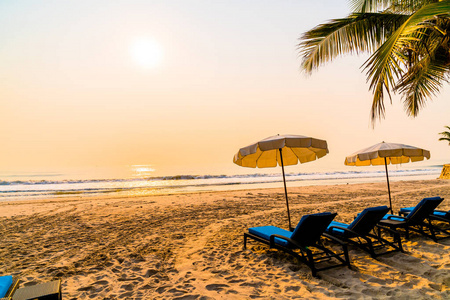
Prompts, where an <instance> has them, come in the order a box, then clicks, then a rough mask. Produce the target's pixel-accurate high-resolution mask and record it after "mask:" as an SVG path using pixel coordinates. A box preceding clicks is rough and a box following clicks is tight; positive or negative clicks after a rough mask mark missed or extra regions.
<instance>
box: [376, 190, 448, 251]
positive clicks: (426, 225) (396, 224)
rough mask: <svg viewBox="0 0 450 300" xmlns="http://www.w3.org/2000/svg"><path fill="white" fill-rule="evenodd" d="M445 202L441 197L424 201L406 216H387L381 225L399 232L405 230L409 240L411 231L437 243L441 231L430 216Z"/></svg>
mask: <svg viewBox="0 0 450 300" xmlns="http://www.w3.org/2000/svg"><path fill="white" fill-rule="evenodd" d="M442 200H444V199H443V198H440V197H432V198H424V199H422V200H421V201H420V202H419V203H418V204H417V205H416V206H415V207H414V208H413V209H412V210H411V212H410V213H409V214H407V215H406V216H404V217H403V216H400V215H391V214H387V215H385V216H384V217H383V219H382V220H381V221H380V222H379V225H381V226H386V227H389V228H391V229H394V230H397V229H399V228H403V229H404V230H405V234H406V238H409V230H411V231H415V232H418V233H420V234H422V235H424V236H427V237H429V238H431V239H433V241H435V242H437V240H438V237H437V236H436V232H440V231H441V230H440V229H439V228H437V227H435V226H433V224H432V223H431V218H430V215H431V214H432V213H433V211H434V210H435V209H436V207H437V206H438V205H439V204H440V203H441V202H442ZM440 238H441V237H440Z"/></svg>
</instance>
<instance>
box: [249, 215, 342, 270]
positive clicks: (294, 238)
mask: <svg viewBox="0 0 450 300" xmlns="http://www.w3.org/2000/svg"><path fill="white" fill-rule="evenodd" d="M335 216H336V213H319V214H310V215H305V216H303V217H302V218H301V220H300V222H299V223H298V224H297V226H296V227H295V229H294V231H293V232H291V231H288V230H285V229H281V228H278V227H275V226H262V227H253V228H249V229H248V232H246V233H244V248H246V246H247V238H251V239H254V240H256V241H259V242H261V243H264V244H267V245H269V246H270V248H275V249H278V250H281V251H284V252H286V253H289V254H291V255H292V256H294V257H296V258H297V259H298V260H299V261H300V262H303V263H304V264H306V265H307V266H308V267H309V268H310V269H311V272H312V275H313V276H317V272H318V271H322V270H326V269H330V268H334V267H338V266H342V265H346V266H348V267H349V268H350V259H349V257H348V250H347V245H346V244H345V243H344V242H342V241H340V240H339V239H337V238H335V237H333V236H330V235H327V234H326V233H324V232H325V230H326V229H327V227H328V225H329V224H330V223H331V221H332V220H333V219H334V217H335ZM322 235H324V236H326V237H328V238H330V239H331V240H333V241H334V242H336V243H338V244H340V245H341V247H342V252H339V253H335V252H333V251H331V250H329V249H328V248H326V247H325V246H323V244H322V241H321V237H322ZM333 258H335V259H333ZM323 262H328V264H327V265H326V266H321V267H317V265H318V264H321V263H323Z"/></svg>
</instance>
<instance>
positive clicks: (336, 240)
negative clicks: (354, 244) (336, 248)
mask: <svg viewBox="0 0 450 300" xmlns="http://www.w3.org/2000/svg"><path fill="white" fill-rule="evenodd" d="M322 235H323V236H324V237H326V238H329V239H330V240H332V241H333V242H336V243H338V244H341V245H342V246H345V245H347V243H346V242H344V241H343V240H341V239H339V238H337V237H335V236H334V235H331V234H328V233H326V232H325V233H323V234H322Z"/></svg>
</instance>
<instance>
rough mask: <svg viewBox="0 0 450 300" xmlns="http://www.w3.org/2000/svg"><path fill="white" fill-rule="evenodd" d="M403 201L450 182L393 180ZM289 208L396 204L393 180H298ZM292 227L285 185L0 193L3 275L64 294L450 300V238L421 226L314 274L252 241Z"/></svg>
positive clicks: (344, 209) (349, 210)
mask: <svg viewBox="0 0 450 300" xmlns="http://www.w3.org/2000/svg"><path fill="white" fill-rule="evenodd" d="M391 190H392V196H393V206H394V211H396V212H397V211H398V209H399V208H401V207H405V206H414V205H415V204H417V203H418V202H419V201H420V200H421V199H422V198H424V197H431V196H441V197H443V198H445V200H444V202H443V203H442V204H441V206H440V208H441V209H447V210H448V209H450V180H426V181H401V182H393V183H391ZM288 192H289V196H290V206H291V217H292V221H293V223H294V224H295V223H296V222H298V221H299V220H300V218H301V216H302V215H304V214H308V213H316V212H324V211H331V212H337V213H338V216H337V217H336V220H337V221H342V222H351V221H352V220H353V218H354V216H355V214H356V213H358V212H360V211H361V210H362V209H364V208H366V207H370V206H376V205H387V204H388V198H387V191H386V184H385V183H371V184H350V185H331V186H309V187H298V188H288ZM263 225H275V226H279V227H282V228H287V216H286V208H285V201H284V192H283V190H282V189H281V188H280V189H265V190H246V191H227V192H204V193H191V194H179V195H166V196H150V197H133V198H130V197H129V198H126V197H124V198H112V197H108V196H106V197H95V198H92V197H73V198H64V199H52V200H35V201H29V202H27V201H15V202H2V203H0V228H1V232H2V235H1V247H0V251H1V252H0V270H1V274H12V275H16V276H19V277H20V278H21V281H22V286H24V285H29V284H35V283H39V282H45V281H49V280H53V279H61V280H62V289H63V299H293V298H297V299H303V298H305V299H306V298H308V299H369V298H374V299H377V298H378V299H382V298H396V299H430V298H431V299H449V298H450V255H449V252H450V239H448V240H443V241H440V242H439V243H435V242H433V241H432V240H431V239H427V238H425V237H423V236H420V235H415V234H413V235H412V236H411V239H410V240H405V239H404V248H405V250H406V253H399V252H396V253H391V254H387V255H384V256H380V257H379V258H378V259H376V260H375V259H373V258H371V257H370V256H369V255H368V254H367V253H365V252H363V251H361V250H360V249H358V248H354V247H350V259H351V262H352V263H351V264H352V268H351V269H348V268H345V267H340V268H335V269H331V270H327V271H322V272H319V275H320V278H314V277H312V276H311V272H310V270H309V268H308V267H306V266H305V265H303V264H298V263H297V262H296V260H295V259H294V258H292V257H290V256H287V255H284V254H282V253H281V252H279V251H276V250H269V249H268V247H267V246H265V245H263V244H260V243H257V242H255V241H249V243H248V247H247V249H243V233H244V232H245V231H246V230H247V228H249V227H254V226H263Z"/></svg>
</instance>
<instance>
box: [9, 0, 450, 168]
mask: <svg viewBox="0 0 450 300" xmlns="http://www.w3.org/2000/svg"><path fill="white" fill-rule="evenodd" d="M348 12H349V8H348V2H347V1H346V0H339V1H336V0H326V1H315V2H314V1H313V2H311V1H303V0H295V1H294V0H292V1H256V0H254V1H237V0H236V1H226V2H225V1H187V0H183V1H181V0H180V1H170V0H168V1H106V0H105V1H43V0H42V1H20V0H19V1H12V0H10V1H2V2H1V3H0V20H1V23H0V24H1V26H0V40H2V46H0V64H1V68H0V86H1V88H0V99H1V101H0V114H1V117H0V133H1V136H2V140H3V141H2V147H1V150H0V154H1V155H0V166H1V167H2V169H4V170H14V169H17V168H20V169H26V168H61V167H74V166H82V167H83V166H127V165H152V166H153V167H154V168H155V170H156V172H155V174H159V173H161V174H163V173H164V174H167V173H172V174H173V173H179V174H181V173H189V172H195V173H203V174H217V173H234V172H247V173H249V172H252V170H251V169H246V170H240V169H239V167H238V166H236V165H234V164H233V163H232V157H233V155H234V153H236V152H237V150H238V149H239V148H240V147H243V146H246V145H248V144H250V143H253V142H255V141H257V140H259V139H263V138H265V137H268V136H271V135H275V134H278V133H279V134H287V133H289V134H301V135H308V136H313V137H316V138H321V139H325V140H327V141H328V145H329V148H330V154H329V155H327V156H326V157H324V158H322V159H321V160H319V161H317V162H314V163H309V164H305V165H302V166H296V167H291V168H292V169H290V171H300V170H306V171H313V170H314V169H316V168H317V169H321V170H323V169H326V168H328V167H329V168H341V167H342V166H343V161H344V158H345V156H346V155H349V154H351V153H353V152H354V151H356V150H359V149H361V148H365V147H368V146H370V145H373V144H376V143H378V142H381V141H383V140H384V141H386V142H396V143H404V144H410V145H413V146H418V147H423V148H425V149H428V150H430V151H431V156H432V158H431V160H430V161H428V162H426V163H428V164H439V163H443V162H449V160H448V157H449V155H450V147H449V146H448V144H447V143H445V142H439V141H438V138H439V135H438V133H439V132H441V131H443V130H444V126H445V125H450V118H449V117H448V116H449V112H450V101H448V99H449V98H450V97H449V96H450V91H449V88H448V86H446V87H445V88H444V89H442V91H441V94H439V95H438V96H437V97H436V98H434V100H433V101H432V102H429V103H428V105H427V107H426V108H425V109H424V110H423V111H422V112H421V114H420V115H419V117H418V118H415V119H411V118H409V117H407V116H406V114H405V113H404V112H403V108H402V103H401V102H400V99H399V97H394V99H393V104H392V105H390V104H389V103H386V111H387V117H386V119H385V120H384V121H382V122H381V123H378V124H377V125H376V127H375V129H373V128H372V127H371V124H370V120H369V112H370V106H371V100H372V94H371V93H370V92H369V91H368V84H366V78H365V75H364V74H363V73H361V69H360V66H361V65H362V64H363V62H364V60H365V59H366V58H367V56H360V57H350V56H349V57H344V58H341V59H338V60H336V61H335V62H333V63H331V64H328V65H327V66H325V67H323V68H321V69H319V70H318V71H317V72H315V73H314V74H313V75H312V76H305V75H304V74H302V73H301V72H300V71H299V65H300V61H301V60H300V58H299V57H298V53H297V52H296V44H297V43H298V38H299V37H300V35H301V34H302V33H303V32H304V31H306V30H308V29H310V28H312V27H313V26H315V25H317V24H319V23H321V22H324V21H326V20H328V19H331V18H339V17H344V16H345V15H346V14H347V13H348ZM139 39H141V40H147V41H152V42H155V43H157V44H158V45H159V47H160V50H161V59H160V61H159V62H158V63H157V64H156V65H152V66H145V65H143V64H142V63H138V62H136V57H133V45H134V43H135V41H136V40H139Z"/></svg>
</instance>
